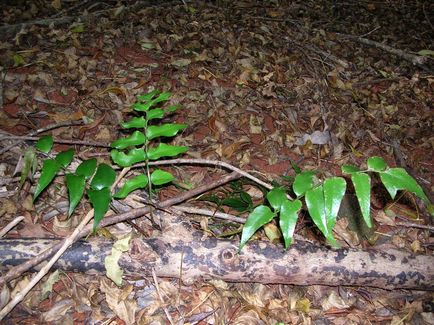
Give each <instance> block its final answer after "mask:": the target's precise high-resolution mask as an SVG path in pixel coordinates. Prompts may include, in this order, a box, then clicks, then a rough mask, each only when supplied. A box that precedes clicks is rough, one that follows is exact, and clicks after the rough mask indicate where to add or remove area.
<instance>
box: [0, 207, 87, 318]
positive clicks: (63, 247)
mask: <svg viewBox="0 0 434 325" xmlns="http://www.w3.org/2000/svg"><path fill="white" fill-rule="evenodd" d="M92 218H93V209H92V210H90V211H89V212H88V213H87V215H86V216H85V217H84V219H83V220H82V221H81V223H80V224H79V225H78V227H77V228H75V230H74V232H73V233H72V235H71V236H69V237H68V238H66V239H65V240H63V242H62V243H61V244H62V245H61V247H60V249H59V250H58V251H57V253H56V254H55V255H54V256H53V258H52V259H51V260H50V261H49V262H48V263H47V264H46V265H45V266H44V267H43V268H42V269H41V270H40V271H39V272H38V274H36V275H35V276H34V277H33V278H32V280H31V281H30V283H29V284H28V285H27V286H26V287H25V288H24V289H23V290H22V291H20V292H18V294H17V295H16V296H15V297H14V298H13V299H12V300H11V301H9V303H8V304H7V305H6V306H5V307H4V308H3V309H2V310H1V311H0V321H1V320H2V319H3V318H4V317H5V316H6V315H7V314H8V313H9V312H10V311H11V310H12V309H13V308H14V307H15V306H16V305H17V304H18V303H19V302H20V301H21V300H23V298H24V297H25V296H26V295H27V294H28V293H29V291H30V290H32V288H33V287H34V286H35V285H36V284H37V283H38V282H39V281H40V280H41V279H42V278H43V277H44V276H45V274H47V272H48V271H49V270H50V268H51V267H52V266H53V265H54V263H56V261H57V260H58V259H59V257H60V256H61V255H62V254H63V253H64V252H65V251H66V250H67V249H68V247H69V246H71V245H72V244H73V243H74V242H75V241H76V240H77V238H78V236H79V235H80V232H81V231H82V230H83V228H84V227H85V226H86V224H87V223H88V222H89V221H90V220H91V219H92Z"/></svg>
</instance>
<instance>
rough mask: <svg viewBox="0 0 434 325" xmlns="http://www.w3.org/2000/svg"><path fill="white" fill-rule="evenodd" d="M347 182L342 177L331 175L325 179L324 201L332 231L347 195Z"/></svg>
mask: <svg viewBox="0 0 434 325" xmlns="http://www.w3.org/2000/svg"><path fill="white" fill-rule="evenodd" d="M346 188H347V182H346V181H345V179H343V178H342V177H331V178H327V179H326V180H325V181H324V185H323V190H324V203H325V212H326V219H327V228H328V229H329V230H330V232H331V231H332V230H333V227H334V226H335V223H336V218H337V217H338V212H339V207H340V206H341V202H342V199H343V197H344V195H345V190H346Z"/></svg>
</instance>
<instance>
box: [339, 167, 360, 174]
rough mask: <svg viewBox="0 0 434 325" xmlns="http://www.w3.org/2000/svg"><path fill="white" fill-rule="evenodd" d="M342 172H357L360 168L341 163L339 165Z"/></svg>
mask: <svg viewBox="0 0 434 325" xmlns="http://www.w3.org/2000/svg"><path fill="white" fill-rule="evenodd" d="M341 170H342V173H343V174H354V173H358V172H359V171H360V169H359V168H358V167H356V166H353V165H343V166H342V167H341Z"/></svg>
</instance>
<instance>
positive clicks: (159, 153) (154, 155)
mask: <svg viewBox="0 0 434 325" xmlns="http://www.w3.org/2000/svg"><path fill="white" fill-rule="evenodd" d="M187 150H188V147H183V146H172V145H168V144H165V143H160V144H159V145H158V146H157V147H154V148H150V149H149V150H148V157H149V159H150V160H157V159H160V158H161V157H173V156H177V155H179V154H181V153H184V152H186V151H187Z"/></svg>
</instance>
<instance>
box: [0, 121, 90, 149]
mask: <svg viewBox="0 0 434 325" xmlns="http://www.w3.org/2000/svg"><path fill="white" fill-rule="evenodd" d="M82 124H83V121H67V122H60V123H56V124H51V125H48V126H46V127H44V128H41V129H37V130H34V131H32V132H30V133H29V134H28V136H30V137H33V136H35V135H37V134H39V133H42V132H46V131H49V130H52V129H57V128H61V127H65V126H74V125H82ZM23 141H24V140H18V141H15V142H14V143H12V144H10V145H9V146H6V147H4V148H3V149H1V150H0V155H1V154H2V153H4V152H6V151H8V150H10V149H12V148H13V147H16V146H17V145H18V144H20V143H21V142H23Z"/></svg>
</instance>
